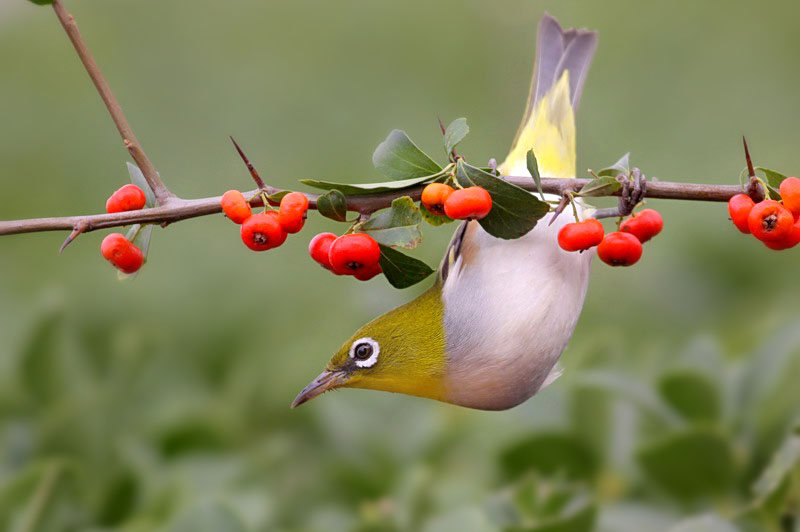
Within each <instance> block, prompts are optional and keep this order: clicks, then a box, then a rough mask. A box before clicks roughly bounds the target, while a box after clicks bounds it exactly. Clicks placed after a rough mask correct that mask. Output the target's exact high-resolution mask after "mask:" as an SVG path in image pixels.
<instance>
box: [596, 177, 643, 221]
mask: <svg viewBox="0 0 800 532" xmlns="http://www.w3.org/2000/svg"><path fill="white" fill-rule="evenodd" d="M617 181H619V183H620V184H621V185H622V189H621V191H620V194H619V201H618V202H617V206H616V207H612V208H609V209H598V210H596V211H595V212H594V215H593V217H594V218H597V219H600V218H623V217H625V216H628V215H630V214H631V213H632V212H633V209H635V208H636V206H637V205H639V204H640V203H641V202H642V201H644V197H645V195H646V194H647V177H645V175H644V174H643V173H642V172H641V171H640V170H639V169H638V168H634V169H633V170H631V175H630V177H628V176H626V175H620V176H618V177H617Z"/></svg>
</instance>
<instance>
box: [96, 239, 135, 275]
mask: <svg viewBox="0 0 800 532" xmlns="http://www.w3.org/2000/svg"><path fill="white" fill-rule="evenodd" d="M100 253H101V254H102V255H103V258H105V259H106V260H107V261H108V262H110V263H111V264H113V265H114V267H115V268H116V269H118V270H119V271H121V272H123V273H133V272H135V271H137V270H138V269H139V268H141V267H142V264H143V263H144V255H142V250H141V249H139V248H138V247H137V246H136V245H135V244H134V243H133V242H131V241H130V240H128V239H127V238H125V237H124V236H122V235H121V234H119V233H111V234H110V235H108V236H107V237H105V238H104V239H103V242H102V243H101V244H100Z"/></svg>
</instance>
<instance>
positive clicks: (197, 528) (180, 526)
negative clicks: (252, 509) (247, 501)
mask: <svg viewBox="0 0 800 532" xmlns="http://www.w3.org/2000/svg"><path fill="white" fill-rule="evenodd" d="M170 532H247V528H246V527H245V526H244V524H243V523H242V521H241V520H240V519H239V518H238V517H237V516H236V514H235V513H234V512H233V510H231V509H230V508H229V507H228V506H226V505H224V504H222V503H220V502H208V503H201V504H200V505H199V506H197V507H195V508H193V509H191V510H189V511H188V512H186V513H184V515H182V516H181V518H180V519H178V521H177V522H176V523H175V525H174V526H172V527H171V528H170Z"/></svg>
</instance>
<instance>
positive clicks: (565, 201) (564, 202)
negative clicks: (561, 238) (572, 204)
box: [547, 194, 569, 226]
mask: <svg viewBox="0 0 800 532" xmlns="http://www.w3.org/2000/svg"><path fill="white" fill-rule="evenodd" d="M568 204H569V196H568V195H566V194H564V195H563V196H562V197H561V201H560V202H559V203H558V206H557V207H556V209H555V210H554V211H553V217H552V218H550V222H548V224H547V225H548V226H551V225H553V222H555V221H556V218H558V215H559V214H561V213H562V212H564V209H566V208H567V205H568Z"/></svg>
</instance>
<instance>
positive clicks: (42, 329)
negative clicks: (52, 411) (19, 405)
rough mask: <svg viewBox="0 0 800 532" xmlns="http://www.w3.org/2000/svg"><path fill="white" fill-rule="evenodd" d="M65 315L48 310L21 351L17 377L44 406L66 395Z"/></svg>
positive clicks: (27, 391)
mask: <svg viewBox="0 0 800 532" xmlns="http://www.w3.org/2000/svg"><path fill="white" fill-rule="evenodd" d="M62 321H63V317H62V315H61V313H60V312H56V311H48V312H47V313H46V314H45V315H44V316H42V317H41V318H40V319H39V320H38V322H37V323H36V324H35V326H34V328H33V331H32V333H31V335H30V338H29V339H28V341H27V343H26V344H25V345H24V347H23V349H22V352H21V354H20V361H19V372H20V373H19V375H18V376H17V379H16V380H17V381H18V382H19V383H20V384H21V385H22V387H23V389H24V390H25V391H26V393H27V394H28V395H30V396H31V397H32V398H34V400H35V401H36V404H38V405H41V406H46V405H48V404H49V403H50V402H51V401H55V400H57V399H58V398H59V397H63V396H64V393H65V389H66V383H65V382H64V381H65V375H64V371H63V357H62V356H60V354H61V353H60V351H61V350H60V349H59V348H60V347H61V346H62V345H63V343H64V339H63V334H62Z"/></svg>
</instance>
